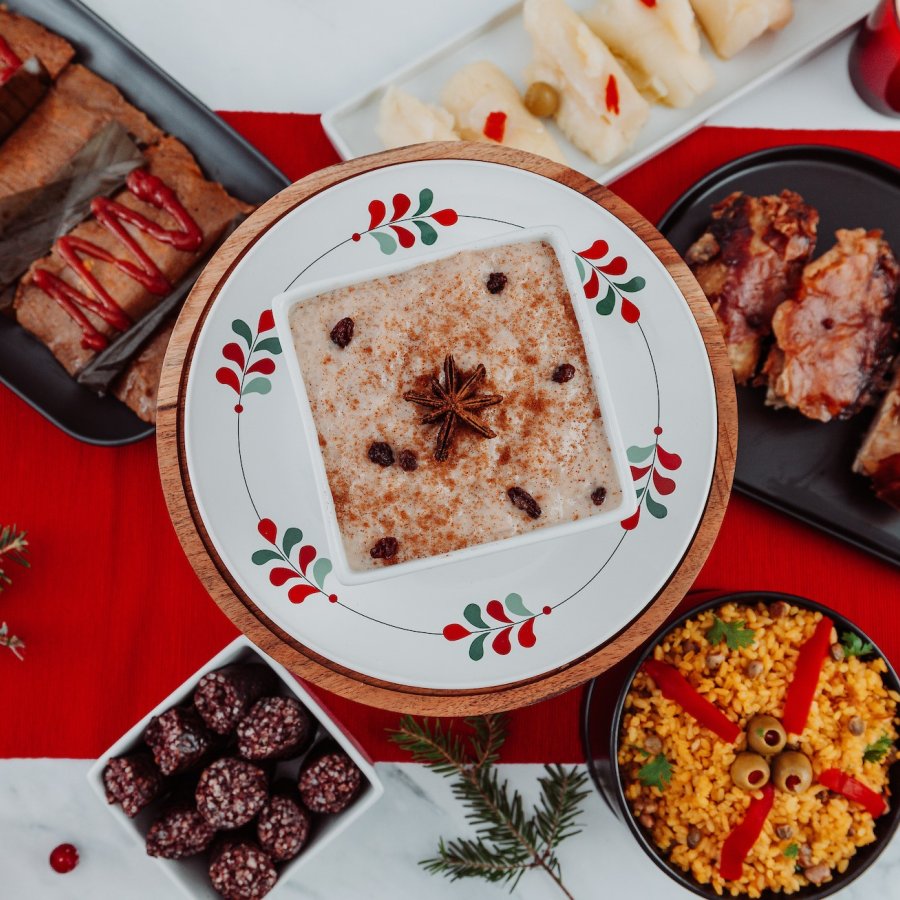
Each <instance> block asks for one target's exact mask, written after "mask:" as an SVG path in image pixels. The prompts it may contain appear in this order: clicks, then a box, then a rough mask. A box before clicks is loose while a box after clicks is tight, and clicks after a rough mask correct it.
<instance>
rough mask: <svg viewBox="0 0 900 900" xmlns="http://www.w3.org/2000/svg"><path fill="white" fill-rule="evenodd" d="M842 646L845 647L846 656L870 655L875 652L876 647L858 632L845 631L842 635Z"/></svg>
mask: <svg viewBox="0 0 900 900" xmlns="http://www.w3.org/2000/svg"><path fill="white" fill-rule="evenodd" d="M841 646H842V647H843V648H844V656H845V657H847V658H849V657H851V656H868V655H869V654H870V653H874V652H875V647H874V646H873V645H872V644H870V643H869V642H868V641H864V640H863V639H862V638H861V637H860V636H859V635H858V634H856V633H854V632H852V631H845V632H844V633H843V634H842V635H841Z"/></svg>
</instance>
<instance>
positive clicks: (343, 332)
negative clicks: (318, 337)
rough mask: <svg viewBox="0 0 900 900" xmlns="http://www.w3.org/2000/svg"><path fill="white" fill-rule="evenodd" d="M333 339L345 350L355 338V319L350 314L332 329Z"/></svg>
mask: <svg viewBox="0 0 900 900" xmlns="http://www.w3.org/2000/svg"><path fill="white" fill-rule="evenodd" d="M331 340H332V341H333V342H334V343H335V344H337V345H338V347H340V348H341V350H343V349H344V347H346V346H347V344H349V343H350V341H352V340H353V319H351V318H350V317H349V316H347V317H346V318H345V319H341V321H340V322H338V323H337V325H335V326H334V328H332V329H331Z"/></svg>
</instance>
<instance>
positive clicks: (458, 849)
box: [419, 838, 526, 882]
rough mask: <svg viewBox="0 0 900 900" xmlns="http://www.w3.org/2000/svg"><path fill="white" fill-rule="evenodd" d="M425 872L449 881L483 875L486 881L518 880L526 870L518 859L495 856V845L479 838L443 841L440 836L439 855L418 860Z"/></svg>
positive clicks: (481, 876)
mask: <svg viewBox="0 0 900 900" xmlns="http://www.w3.org/2000/svg"><path fill="white" fill-rule="evenodd" d="M419 865H421V866H422V867H423V868H424V869H425V871H426V872H430V873H431V874H432V875H443V876H444V877H446V878H449V879H450V880H451V881H458V880H459V879H460V878H484V879H485V880H486V881H490V882H497V881H512V880H513V879H515V880H516V881H518V879H519V878H521V876H522V874H523V872H524V871H525V868H526V867H525V866H524V865H523V863H522V862H520V861H519V860H504V859H501V858H498V856H497V853H496V851H495V850H494V848H492V847H489V846H487V845H486V844H485V843H484V841H482V840H474V841H472V840H467V839H466V838H457V840H455V841H450V843H449V844H445V843H444V841H443V839H441V841H440V843H439V844H438V855H437V856H436V857H434V858H432V859H423V860H422V861H421V863H419Z"/></svg>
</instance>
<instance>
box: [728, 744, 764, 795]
mask: <svg viewBox="0 0 900 900" xmlns="http://www.w3.org/2000/svg"><path fill="white" fill-rule="evenodd" d="M769 774H770V773H769V764H768V763H767V762H766V760H765V759H764V758H763V757H762V756H760V755H759V754H758V753H750V752H749V751H744V752H743V753H738V755H737V756H736V757H735V758H734V762H733V763H732V764H731V780H732V781H733V782H734V783H735V784H736V785H737V786H738V787H739V788H740V789H741V790H742V791H758V790H759V789H760V788H762V787H765V786H766V785H767V784H768V783H769Z"/></svg>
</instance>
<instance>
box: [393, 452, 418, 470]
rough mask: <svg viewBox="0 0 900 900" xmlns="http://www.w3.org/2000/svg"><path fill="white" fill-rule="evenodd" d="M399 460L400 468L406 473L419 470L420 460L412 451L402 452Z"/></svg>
mask: <svg viewBox="0 0 900 900" xmlns="http://www.w3.org/2000/svg"><path fill="white" fill-rule="evenodd" d="M398 459H399V461H400V468H401V469H403V471H404V472H415V471H416V469H418V468H419V460H418V458H417V457H416V454H415V453H413V452H412V450H401V451H400V456H399V457H398Z"/></svg>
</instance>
